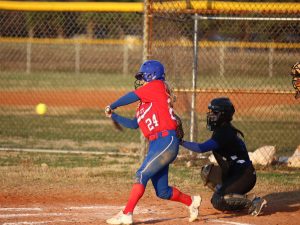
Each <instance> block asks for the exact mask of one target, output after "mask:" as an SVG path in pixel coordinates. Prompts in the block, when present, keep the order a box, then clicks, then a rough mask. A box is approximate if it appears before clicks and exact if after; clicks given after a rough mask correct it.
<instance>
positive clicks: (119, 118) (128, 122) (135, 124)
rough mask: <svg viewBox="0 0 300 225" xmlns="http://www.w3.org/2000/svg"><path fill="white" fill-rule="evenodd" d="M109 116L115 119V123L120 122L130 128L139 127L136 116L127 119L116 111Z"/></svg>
mask: <svg viewBox="0 0 300 225" xmlns="http://www.w3.org/2000/svg"><path fill="white" fill-rule="evenodd" d="M111 118H112V119H113V120H114V121H116V122H117V123H119V124H121V125H122V126H124V127H127V128H131V129H137V128H138V127H139V125H138V122H137V118H136V117H135V118H134V119H129V118H126V117H123V116H120V115H118V114H116V113H112V114H111Z"/></svg>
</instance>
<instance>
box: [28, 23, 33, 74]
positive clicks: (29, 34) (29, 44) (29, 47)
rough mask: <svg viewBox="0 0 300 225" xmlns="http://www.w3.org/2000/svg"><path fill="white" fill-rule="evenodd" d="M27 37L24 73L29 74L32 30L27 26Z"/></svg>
mask: <svg viewBox="0 0 300 225" xmlns="http://www.w3.org/2000/svg"><path fill="white" fill-rule="evenodd" d="M28 36H29V39H28V41H27V44H26V73H27V74H29V73H30V72H31V51H32V48H31V46H32V37H33V30H32V28H29V31H28Z"/></svg>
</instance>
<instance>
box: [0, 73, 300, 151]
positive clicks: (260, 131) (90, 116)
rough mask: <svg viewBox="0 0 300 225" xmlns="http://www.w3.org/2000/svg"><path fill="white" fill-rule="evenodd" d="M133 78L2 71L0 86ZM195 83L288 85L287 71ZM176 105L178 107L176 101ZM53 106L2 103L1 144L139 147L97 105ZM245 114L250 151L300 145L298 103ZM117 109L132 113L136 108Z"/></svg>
mask: <svg viewBox="0 0 300 225" xmlns="http://www.w3.org/2000/svg"><path fill="white" fill-rule="evenodd" d="M183 76H184V75H182V74H181V75H180V76H177V77H171V82H172V81H176V82H177V83H176V85H175V86H177V87H179V85H180V87H181V88H182V87H190V75H188V76H186V77H183ZM172 79H173V80H172ZM133 81H134V78H133V76H131V75H128V76H124V75H121V74H97V73H81V74H74V73H51V72H47V73H31V74H24V73H21V72H20V73H17V72H14V73H12V72H11V73H10V72H1V73H0V88H1V90H36V89H41V90H54V89H55V90H108V89H115V90H116V89H122V90H132V88H133ZM197 82H198V83H197V85H198V87H199V88H226V89H227V88H229V89H230V88H238V89H259V90H266V89H268V90H291V84H290V77H288V76H274V77H268V76H257V75H255V76H254V75H253V76H251V77H250V76H238V75H226V76H225V77H219V76H218V77H216V76H213V75H212V73H208V74H205V75H202V74H200V75H199V77H198V80H197ZM241 101H242V99H241ZM258 101H259V99H258ZM187 104H189V103H187ZM197 104H198V103H197ZM199 104H200V103H199ZM176 107H177V108H178V109H179V110H180V106H179V105H178V106H176ZM53 110H54V112H53V113H51V109H49V113H47V114H46V116H42V117H40V116H37V115H36V114H35V113H34V109H33V107H32V108H30V107H26V106H25V107H22V106H18V107H16V106H1V107H0V146H1V147H19V148H46V149H48V148H49V149H52V148H55V149H68V150H70V149H71V150H75V149H76V150H78V149H80V150H101V151H119V150H120V148H124V149H125V150H126V151H127V150H130V149H131V150H132V149H134V150H137V148H138V147H139V146H138V144H139V143H140V132H139V131H136V130H130V129H124V131H123V132H118V131H117V130H115V129H114V128H113V127H112V124H111V123H110V121H109V119H107V118H105V117H104V115H103V113H102V112H99V110H95V109H65V108H56V109H53ZM243 113H244V112H243ZM243 113H240V112H237V113H236V118H235V119H234V124H235V125H236V126H237V127H238V128H239V129H241V130H242V131H243V132H244V133H245V136H246V143H247V146H248V150H249V151H253V150H255V149H257V148H258V147H261V146H263V145H275V146H276V148H277V154H278V155H291V154H292V153H293V151H294V150H295V148H296V147H297V146H298V145H299V140H298V137H299V136H300V129H299V127H300V120H299V115H300V105H276V106H264V107H260V108H257V109H252V111H251V112H250V114H249V113H248V112H245V113H248V114H247V115H246V114H243ZM121 114H122V115H124V116H128V117H133V115H134V112H121ZM183 116H184V127H185V130H186V138H189V127H190V126H189V121H190V119H189V112H188V113H187V115H183ZM198 117H199V118H200V119H198V124H197V126H198V128H197V129H198V130H197V134H196V138H195V140H196V141H204V140H205V139H207V138H209V137H210V135H211V132H209V131H207V130H206V128H205V126H206V121H205V115H204V114H203V115H198ZM132 144H133V145H132Z"/></svg>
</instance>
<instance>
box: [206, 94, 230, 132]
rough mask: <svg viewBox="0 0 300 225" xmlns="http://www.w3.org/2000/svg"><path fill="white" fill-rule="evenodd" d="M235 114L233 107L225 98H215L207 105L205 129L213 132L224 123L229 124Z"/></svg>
mask: <svg viewBox="0 0 300 225" xmlns="http://www.w3.org/2000/svg"><path fill="white" fill-rule="evenodd" d="M234 112H235V109H234V106H233V104H232V103H231V101H230V99H229V98H227V97H221V98H215V99H213V100H212V101H211V102H210V103H209V105H208V112H207V116H206V127H207V129H208V130H211V131H214V130H215V129H216V128H217V127H220V126H221V125H222V124H224V123H229V122H230V121H231V120H232V116H233V114H234Z"/></svg>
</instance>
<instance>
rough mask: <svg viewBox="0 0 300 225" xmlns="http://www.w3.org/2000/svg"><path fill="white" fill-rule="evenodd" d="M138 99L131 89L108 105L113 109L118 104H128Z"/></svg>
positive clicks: (118, 105)
mask: <svg viewBox="0 0 300 225" xmlns="http://www.w3.org/2000/svg"><path fill="white" fill-rule="evenodd" d="M139 100H140V98H139V97H138V96H137V95H136V94H135V93H134V92H133V91H132V92H129V93H127V94H125V95H124V96H122V97H121V98H119V99H118V100H117V101H115V102H114V103H112V104H111V105H110V106H109V107H110V108H111V109H112V110H114V109H116V108H118V107H120V106H124V105H129V104H131V103H133V102H136V101H139Z"/></svg>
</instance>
